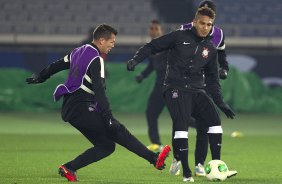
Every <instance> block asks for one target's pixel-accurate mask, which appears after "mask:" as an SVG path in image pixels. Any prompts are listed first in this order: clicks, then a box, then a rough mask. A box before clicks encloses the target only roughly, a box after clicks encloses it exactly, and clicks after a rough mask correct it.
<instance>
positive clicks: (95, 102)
mask: <svg viewBox="0 0 282 184" xmlns="http://www.w3.org/2000/svg"><path fill="white" fill-rule="evenodd" d="M116 35H117V31H116V30H115V29H114V28H113V27H111V26H109V25H106V24H101V25H99V26H98V27H97V28H96V29H95V30H94V32H93V41H92V42H91V43H89V44H85V45H82V46H80V47H78V48H75V49H74V50H73V51H72V52H71V53H70V54H68V55H66V56H65V57H64V58H62V59H60V60H58V61H56V62H54V63H52V64H51V65H49V66H48V67H46V68H45V69H43V70H42V71H41V72H40V73H39V74H34V75H33V76H32V77H30V78H27V79H26V82H27V83H28V84H36V83H42V82H44V81H46V80H47V79H48V78H49V77H50V76H52V75H53V74H55V73H57V72H59V71H62V70H66V69H69V74H68V77H67V80H66V82H65V83H64V84H60V85H59V86H58V87H57V88H56V90H55V92H54V100H55V101H58V100H59V99H60V98H62V97H63V105H62V112H61V113H62V118H63V120H64V121H65V122H69V123H70V124H71V125H72V126H73V127H75V128H76V129H77V130H78V131H80V132H81V133H82V134H83V135H84V136H85V137H86V138H87V139H88V140H89V141H90V142H91V143H92V144H93V145H94V146H93V147H91V148H89V149H88V150H86V151H85V152H84V153H82V154H81V155H79V156H77V157H76V158H74V159H73V160H71V161H69V162H67V163H65V164H63V165H61V166H60V167H59V174H60V175H61V176H63V177H65V178H67V179H68V180H69V181H72V182H75V181H77V177H76V171H77V170H79V169H81V168H83V167H85V166H87V165H89V164H91V163H93V162H97V161H99V160H101V159H103V158H105V157H107V156H109V155H110V154H112V153H113V152H114V150H115V143H118V144H120V145H122V146H124V147H125V148H127V149H128V150H129V151H131V152H133V153H135V154H137V155H138V156H140V157H142V158H144V159H145V160H147V161H148V162H149V163H151V164H153V165H154V166H155V167H156V168H157V169H159V170H161V169H163V168H164V166H165V165H164V161H165V158H166V157H167V156H168V153H169V151H170V147H169V146H165V147H164V149H163V150H162V152H161V153H159V154H157V153H154V152H152V151H150V150H148V149H147V148H146V146H144V145H143V144H142V143H141V142H140V141H138V140H137V139H136V138H135V137H134V136H133V135H132V134H131V133H130V132H129V131H128V130H127V129H126V128H125V126H124V125H122V124H121V123H120V122H119V121H118V120H116V119H115V118H114V116H113V115H112V111H111V109H110V104H109V102H108V99H107V96H106V93H105V68H104V61H103V58H102V57H101V54H102V53H104V54H108V52H109V51H110V50H111V49H112V48H113V47H114V44H115V39H116Z"/></svg>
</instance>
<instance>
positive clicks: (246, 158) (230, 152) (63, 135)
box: [0, 113, 282, 184]
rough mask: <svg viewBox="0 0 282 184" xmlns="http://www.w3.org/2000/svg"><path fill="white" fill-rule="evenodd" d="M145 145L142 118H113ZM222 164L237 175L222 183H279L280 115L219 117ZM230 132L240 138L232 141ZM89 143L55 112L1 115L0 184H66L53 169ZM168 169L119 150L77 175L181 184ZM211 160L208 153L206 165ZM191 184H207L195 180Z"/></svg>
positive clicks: (165, 135) (167, 124)
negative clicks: (233, 118) (236, 172)
mask: <svg viewBox="0 0 282 184" xmlns="http://www.w3.org/2000/svg"><path fill="white" fill-rule="evenodd" d="M116 116H117V118H118V119H119V120H120V121H122V122H123V123H124V124H125V125H126V126H127V127H128V129H129V130H130V131H131V132H132V133H133V134H134V135H136V136H137V137H138V138H139V139H140V140H141V141H142V142H143V143H144V144H146V145H147V144H148V143H149V141H148V137H147V134H146V123H145V118H144V115H143V114H116ZM223 129H224V136H223V147H222V160H224V161H225V162H226V163H227V165H228V166H229V168H231V169H232V168H234V169H236V170H237V171H238V175H237V176H236V177H234V178H231V179H229V180H226V181H224V183H240V184H241V183H248V184H249V183H251V184H252V183H253V184H262V183H270V184H276V183H277V184H278V183H282V172H281V165H282V156H281V155H282V143H281V141H282V133H281V130H282V116H281V115H267V114H264V115H262V114H239V115H238V116H237V117H236V119H235V120H228V119H226V118H223ZM160 131H161V138H162V141H163V143H167V144H171V141H170V139H171V137H170V132H171V121H170V118H169V116H168V115H167V114H166V113H164V114H163V115H162V116H161V118H160ZM233 131H241V132H242V133H243V134H244V136H243V137H241V138H232V137H231V136H230V134H231V132H233ZM189 146H190V150H189V155H190V156H189V161H190V166H191V168H194V167H193V165H194V155H193V154H194V146H195V130H193V129H191V130H190V132H189ZM89 147H91V144H90V143H89V142H88V141H87V140H86V139H85V138H84V137H83V136H82V135H80V134H79V133H78V132H77V131H76V130H75V129H74V128H72V127H71V126H70V125H68V124H67V123H63V122H62V120H61V119H60V114H59V113H39V114H32V113H0V166H1V169H0V183H1V184H2V183H3V184H6V183H7V184H33V183H34V184H35V183H36V184H38V183H40V184H42V183H48V184H50V183H51V184H53V183H54V184H56V183H68V182H67V181H66V179H65V178H62V177H60V176H59V175H58V174H57V167H58V166H59V165H60V164H62V163H64V162H66V161H68V160H70V159H72V158H74V157H75V156H77V155H78V154H80V153H82V152H83V151H84V150H85V149H87V148H89ZM171 159H172V157H171V155H170V157H169V158H168V160H167V161H166V164H167V167H166V169H165V170H163V171H158V170H156V169H154V168H153V166H152V165H149V164H148V163H147V162H146V161H145V160H143V159H141V158H139V157H138V156H136V155H134V154H132V153H130V152H128V151H127V150H126V149H125V148H123V147H121V146H117V149H116V151H115V152H114V153H113V154H112V155H111V156H109V157H108V158H106V159H104V160H102V161H100V162H97V163H93V164H91V165H90V166H88V167H86V168H83V169H81V170H79V171H78V179H79V180H80V182H79V183H95V184H104V183H107V184H108V183H110V184H125V183H128V184H131V183H138V184H141V183H142V184H148V183H154V184H168V183H183V182H182V177H181V176H170V175H169V174H168V169H169V166H170V163H171ZM208 160H210V153H209V155H208V158H207V161H208ZM194 179H195V183H211V182H210V181H207V180H206V179H205V178H198V177H195V178H194Z"/></svg>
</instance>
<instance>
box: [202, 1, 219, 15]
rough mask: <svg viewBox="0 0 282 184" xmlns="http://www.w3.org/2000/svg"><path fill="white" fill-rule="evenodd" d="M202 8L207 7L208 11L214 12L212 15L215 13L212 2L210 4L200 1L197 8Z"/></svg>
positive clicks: (214, 6)
mask: <svg viewBox="0 0 282 184" xmlns="http://www.w3.org/2000/svg"><path fill="white" fill-rule="evenodd" d="M202 7H208V8H210V9H212V10H213V11H214V13H216V5H215V4H214V2H212V1H210V0H204V1H201V2H200V4H199V6H198V8H202Z"/></svg>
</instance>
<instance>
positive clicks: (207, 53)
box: [202, 47, 210, 58]
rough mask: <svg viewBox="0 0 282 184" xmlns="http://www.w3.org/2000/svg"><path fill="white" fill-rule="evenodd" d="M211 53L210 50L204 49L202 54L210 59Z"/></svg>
mask: <svg viewBox="0 0 282 184" xmlns="http://www.w3.org/2000/svg"><path fill="white" fill-rule="evenodd" d="M209 52H210V51H209V49H208V48H205V47H204V50H203V52H202V56H203V58H207V57H209Z"/></svg>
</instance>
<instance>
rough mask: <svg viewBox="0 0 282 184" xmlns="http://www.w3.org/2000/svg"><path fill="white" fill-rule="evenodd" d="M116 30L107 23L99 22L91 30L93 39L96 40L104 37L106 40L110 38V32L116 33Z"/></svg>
mask: <svg viewBox="0 0 282 184" xmlns="http://www.w3.org/2000/svg"><path fill="white" fill-rule="evenodd" d="M117 33H118V32H117V30H116V29H115V28H113V27H111V26H109V25H107V24H101V25H99V26H97V27H96V28H95V29H94V31H93V39H94V40H98V39H100V38H104V39H105V40H108V39H110V38H111V36H112V34H114V35H117Z"/></svg>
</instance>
